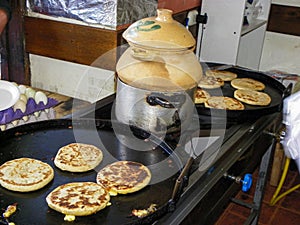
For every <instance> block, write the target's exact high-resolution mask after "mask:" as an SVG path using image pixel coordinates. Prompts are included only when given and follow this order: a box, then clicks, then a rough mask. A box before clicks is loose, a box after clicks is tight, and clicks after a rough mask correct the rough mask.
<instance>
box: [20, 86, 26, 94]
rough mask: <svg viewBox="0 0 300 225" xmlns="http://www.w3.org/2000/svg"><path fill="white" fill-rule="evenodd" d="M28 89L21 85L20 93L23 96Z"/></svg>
mask: <svg viewBox="0 0 300 225" xmlns="http://www.w3.org/2000/svg"><path fill="white" fill-rule="evenodd" d="M26 88H27V87H26V86H25V85H23V84H21V85H19V91H20V93H21V94H25V91H26Z"/></svg>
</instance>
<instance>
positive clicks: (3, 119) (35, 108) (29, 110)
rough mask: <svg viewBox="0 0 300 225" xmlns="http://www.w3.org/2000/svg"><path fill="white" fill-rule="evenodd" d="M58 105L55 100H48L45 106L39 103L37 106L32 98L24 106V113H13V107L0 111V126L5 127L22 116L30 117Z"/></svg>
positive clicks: (18, 111) (18, 110)
mask: <svg viewBox="0 0 300 225" xmlns="http://www.w3.org/2000/svg"><path fill="white" fill-rule="evenodd" d="M58 103H59V102H58V101H57V100H55V99H53V98H48V102H47V104H46V105H45V104H44V103H43V102H39V103H38V104H37V103H36V102H35V100H34V99H33V98H29V99H28V101H27V104H26V110H25V112H22V111H21V110H20V109H17V110H16V111H14V109H13V107H10V108H8V109H5V110H2V111H0V125H6V124H8V123H11V122H13V121H16V120H20V119H22V118H23V117H24V116H30V115H32V114H34V113H38V112H40V111H43V110H47V109H50V108H52V107H54V106H55V105H57V104H58Z"/></svg>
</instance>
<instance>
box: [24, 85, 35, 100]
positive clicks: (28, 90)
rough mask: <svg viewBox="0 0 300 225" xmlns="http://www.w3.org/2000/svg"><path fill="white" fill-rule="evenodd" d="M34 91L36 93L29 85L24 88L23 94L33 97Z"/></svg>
mask: <svg viewBox="0 0 300 225" xmlns="http://www.w3.org/2000/svg"><path fill="white" fill-rule="evenodd" d="M35 93H36V91H35V90H33V89H32V88H30V87H28V88H26V90H25V95H26V97H27V98H34V96H35Z"/></svg>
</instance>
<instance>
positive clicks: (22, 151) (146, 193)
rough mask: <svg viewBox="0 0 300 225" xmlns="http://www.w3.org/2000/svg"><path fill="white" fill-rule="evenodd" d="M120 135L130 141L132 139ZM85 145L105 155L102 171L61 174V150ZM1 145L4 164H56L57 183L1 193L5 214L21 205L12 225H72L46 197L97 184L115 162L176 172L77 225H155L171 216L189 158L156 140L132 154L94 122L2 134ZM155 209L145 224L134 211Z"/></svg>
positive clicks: (0, 159)
mask: <svg viewBox="0 0 300 225" xmlns="http://www.w3.org/2000/svg"><path fill="white" fill-rule="evenodd" d="M94 128H96V130H95V129H94ZM74 129H75V130H76V131H75V132H74ZM95 132H96V133H95ZM95 135H96V136H97V135H98V137H100V139H101V142H102V143H99V138H94V137H95ZM120 135H121V136H122V137H121V138H123V139H126V135H124V136H123V134H120ZM82 140H84V141H85V143H88V144H93V145H95V146H98V147H99V148H100V149H102V150H103V151H104V159H103V161H102V162H101V164H100V165H99V167H97V168H96V169H95V170H92V171H89V172H84V173H71V172H64V171H61V170H60V169H58V168H56V167H55V165H54V163H53V159H54V156H55V154H56V152H57V150H58V149H59V148H60V147H61V146H63V145H66V144H69V143H72V142H76V141H78V142H79V141H80V142H82ZM0 141H1V150H0V164H2V163H4V162H6V161H8V160H11V159H15V158H19V157H30V158H35V159H39V160H41V161H43V162H46V163H48V164H50V165H51V166H52V167H53V169H54V171H55V176H54V180H53V181H52V182H50V183H49V184H48V185H47V186H45V187H44V188H42V189H40V190H37V191H34V192H29V193H19V192H13V191H9V190H7V189H5V188H3V187H0V199H1V201H0V208H1V209H4V208H6V207H7V206H8V205H10V204H13V203H17V204H18V210H17V212H16V213H15V214H13V215H12V216H11V218H10V220H11V221H13V222H15V223H16V224H18V225H29V224H30V225H41V224H43V225H57V224H69V223H68V222H65V221H64V215H63V214H61V213H58V212H56V211H54V210H52V209H50V208H48V206H47V204H46V201H45V198H46V196H47V195H48V194H49V193H50V192H51V191H52V190H53V189H54V188H55V187H57V186H59V185H61V184H64V183H68V182H75V181H94V182H95V178H96V174H97V171H99V170H100V169H101V168H102V167H104V166H105V165H107V164H108V163H110V162H111V161H113V160H132V161H138V162H141V163H143V164H144V165H146V166H148V167H150V170H151V165H154V164H156V163H164V164H166V165H165V166H166V167H167V168H171V170H170V171H171V173H170V174H172V173H173V172H174V171H175V172H174V174H173V175H170V176H169V178H168V179H164V180H162V181H159V182H158V183H153V184H150V185H148V186H147V187H146V188H144V189H142V190H141V191H139V192H136V193H132V194H127V195H118V196H115V197H112V198H111V203H112V205H111V206H109V207H106V208H105V209H104V210H101V211H100V212H98V213H96V214H94V215H91V216H85V217H76V220H75V221H74V222H72V224H80V225H81V224H82V225H83V224H84V225H89V224H93V225H95V224H101V225H103V224H113V225H115V224H148V223H149V221H152V220H153V219H156V218H158V217H160V215H163V214H165V213H166V212H168V211H169V209H170V207H169V206H170V200H171V198H172V192H173V188H174V184H175V181H176V179H177V177H178V175H179V173H180V172H181V169H182V167H183V166H184V163H185V162H184V161H185V160H186V157H187V156H183V155H182V156H178V155H175V153H172V149H170V147H169V146H168V145H164V143H160V145H157V143H156V142H157V141H156V140H154V141H151V140H146V141H145V142H147V144H146V145H145V146H146V147H145V151H137V150H134V149H130V148H128V147H126V146H124V145H123V144H122V143H121V142H120V141H119V140H118V139H117V138H116V136H115V135H114V132H113V130H112V128H111V125H109V124H108V123H107V121H106V122H103V123H102V122H99V121H97V122H96V124H95V121H94V120H88V119H87V120H78V121H75V120H73V121H72V120H68V119H66V120H48V121H42V122H37V123H32V124H27V125H22V126H19V127H17V128H12V129H9V130H7V131H5V132H1V133H0ZM110 156H112V157H110ZM158 172H160V173H161V171H152V173H153V177H157V176H158V174H157V173H158ZM153 203H154V204H157V208H158V210H157V211H156V212H155V213H154V214H152V215H150V216H148V217H145V218H137V217H134V216H132V215H131V211H132V210H133V209H146V208H148V207H149V206H150V204H153Z"/></svg>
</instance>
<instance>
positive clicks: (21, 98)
mask: <svg viewBox="0 0 300 225" xmlns="http://www.w3.org/2000/svg"><path fill="white" fill-rule="evenodd" d="M19 100H21V101H23V102H25V103H27V97H26V95H25V94H20V97H19Z"/></svg>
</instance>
